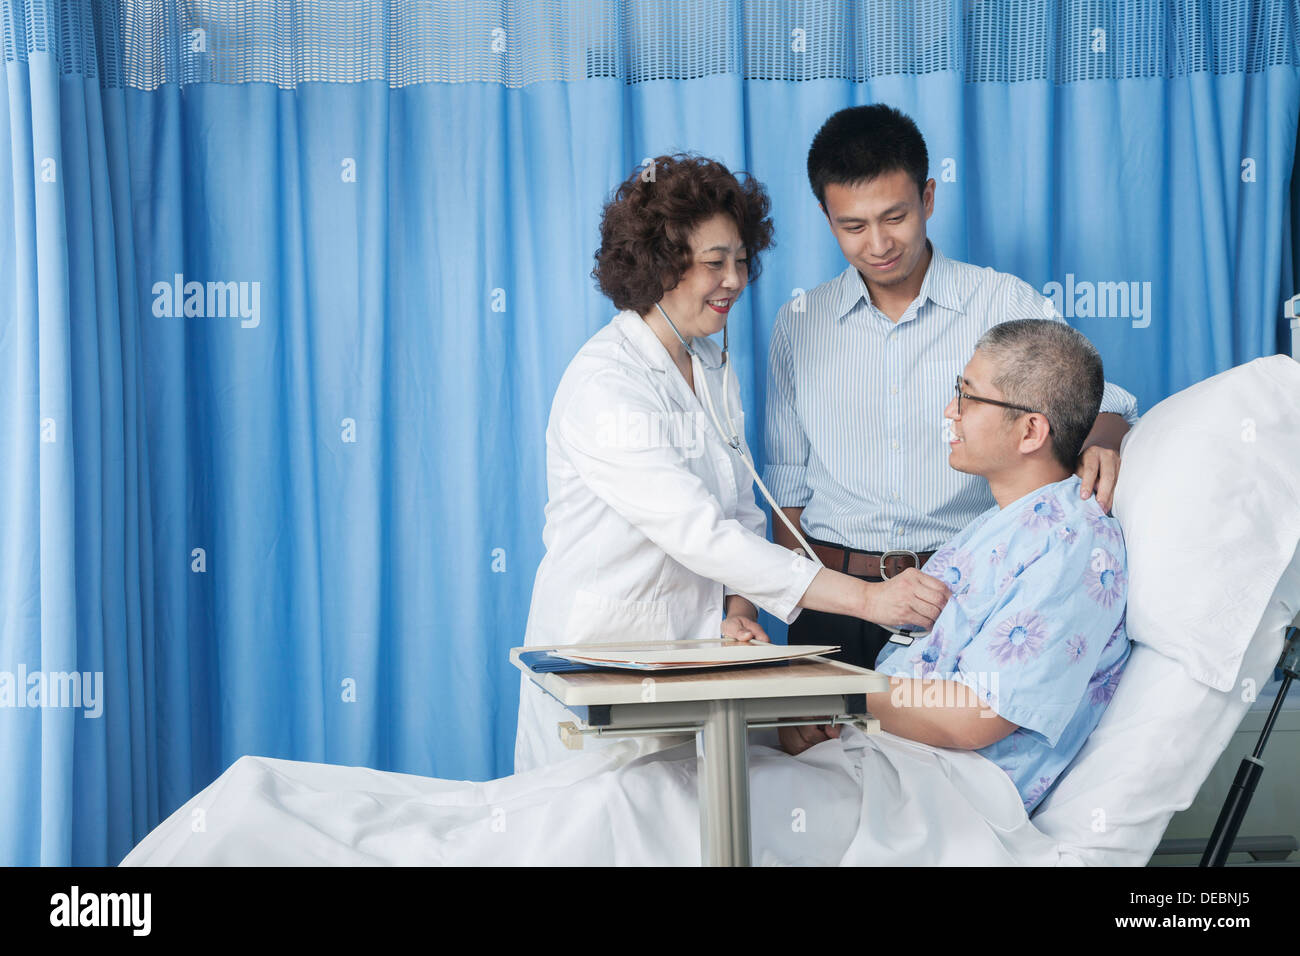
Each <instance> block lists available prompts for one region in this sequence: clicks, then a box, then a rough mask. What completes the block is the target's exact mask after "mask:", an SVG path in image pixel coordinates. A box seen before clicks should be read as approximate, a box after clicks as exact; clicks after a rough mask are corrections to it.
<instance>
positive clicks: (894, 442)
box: [891, 438, 898, 448]
mask: <svg viewBox="0 0 1300 956" xmlns="http://www.w3.org/2000/svg"><path fill="white" fill-rule="evenodd" d="M891 444H892V445H893V446H894V447H895V448H897V447H898V439H897V438H895V439H894V440H893V442H891Z"/></svg>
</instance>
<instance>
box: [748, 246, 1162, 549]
mask: <svg viewBox="0 0 1300 956" xmlns="http://www.w3.org/2000/svg"><path fill="white" fill-rule="evenodd" d="M930 250H931V254H932V255H931V260H930V265H929V268H928V269H927V270H926V273H925V279H924V281H923V282H922V283H921V292H920V294H919V295H918V296H917V297H916V299H915V300H914V301H913V302H912V304H911V305H909V306H908V307H907V311H906V312H904V313H903V316H902V317H901V318H900V319H899V320H898V322H896V323H895V322H893V321H891V320H890V319H889V317H888V316H886V315H885V314H884V313H883V312H881V311H880V310H879V309H877V308H876V306H875V304H874V303H873V302H872V301H871V296H870V294H869V293H868V291H867V287H866V284H865V283H864V282H863V280H862V276H861V275H860V274H859V273H858V270H857V267H856V266H854V265H852V264H850V265H849V267H848V268H847V269H845V270H844V272H842V273H841V274H840V275H838V276H836V277H835V278H834V279H831V280H829V281H828V282H823V283H822V284H821V285H819V286H817V287H816V288H815V289H813V290H811V291H810V292H808V293H806V294H805V295H804V296H803V297H802V299H798V298H797V299H794V300H792V301H790V302H787V303H786V304H785V305H783V306H782V307H781V310H780V312H778V313H777V317H776V325H775V327H774V328H773V330H772V342H771V354H770V356H769V361H768V388H767V423H766V426H767V427H766V445H767V464H766V467H765V469H764V475H763V477H764V480H765V482H766V483H767V485H768V487H769V489H770V490H771V492H772V496H773V498H775V499H776V501H777V503H778V504H780V505H781V507H783V508H799V507H802V508H803V509H804V510H803V517H802V525H803V528H804V531H805V533H806V534H809V535H812V536H813V537H814V538H820V539H821V540H823V541H828V542H835V543H837V544H840V545H844V546H847V547H851V548H859V549H862V550H865V551H886V550H889V549H893V548H907V549H910V550H912V551H933V550H936V549H937V548H938V547H939V546H940V545H942V544H943V543H944V542H946V541H947V540H948V539H949V538H951V537H953V536H954V535H955V534H956V533H957V532H958V531H960V530H961V529H962V528H964V527H965V526H966V525H967V524H968V523H970V521H971V520H973V519H974V518H975V517H976V516H977V515H979V514H980V513H981V512H983V511H985V510H987V509H988V508H990V507H992V506H993V505H994V504H996V502H995V501H994V499H993V495H992V493H991V492H990V491H989V487H988V483H987V482H986V481H985V480H984V479H983V478H980V477H977V476H974V475H967V474H964V473H963V472H959V471H956V470H954V469H952V468H950V467H949V466H948V443H947V437H946V432H947V426H946V424H945V419H944V417H943V410H944V409H945V408H946V407H947V405H948V402H949V401H950V400H951V399H952V396H953V383H954V382H955V381H956V379H957V376H958V375H960V374H961V370H962V369H963V368H964V367H965V366H966V362H967V361H968V360H969V359H970V357H971V355H972V354H973V353H974V351H975V342H976V341H977V340H978V339H979V337H980V336H981V335H982V334H983V333H984V331H985V330H986V329H988V328H990V327H992V326H994V325H997V324H998V323H1000V322H1006V321H1009V320H1011V319H1043V318H1049V319H1055V320H1056V321H1060V322H1064V321H1065V320H1064V319H1063V318H1062V317H1061V315H1060V313H1059V312H1057V311H1056V309H1055V307H1054V306H1053V304H1052V302H1051V300H1050V299H1047V298H1046V297H1044V296H1042V295H1040V294H1039V293H1038V292H1036V291H1035V290H1034V288H1033V287H1032V286H1030V285H1029V284H1028V283H1027V282H1025V281H1024V280H1023V279H1018V278H1016V277H1015V276H1012V275H1008V274H1007V273H1004V272H996V271H994V270H993V269H991V268H989V267H987V266H984V267H980V266H974V265H971V264H969V263H965V262H957V261H956V260H952V259H947V258H945V257H944V256H943V255H942V254H941V253H940V252H939V250H938V249H937V248H936V247H935V246H934V244H933V243H932V242H931V243H930ZM1101 410H1102V411H1103V412H1115V413H1117V414H1119V415H1122V416H1123V417H1124V419H1125V421H1127V422H1128V423H1129V424H1130V425H1132V424H1134V423H1135V422H1136V421H1137V400H1136V399H1135V398H1134V397H1133V396H1132V395H1131V394H1129V393H1128V392H1127V391H1125V390H1124V389H1122V388H1120V387H1118V386H1116V385H1112V384H1111V383H1109V382H1107V383H1106V388H1105V392H1104V394H1103V396H1102V402H1101Z"/></svg>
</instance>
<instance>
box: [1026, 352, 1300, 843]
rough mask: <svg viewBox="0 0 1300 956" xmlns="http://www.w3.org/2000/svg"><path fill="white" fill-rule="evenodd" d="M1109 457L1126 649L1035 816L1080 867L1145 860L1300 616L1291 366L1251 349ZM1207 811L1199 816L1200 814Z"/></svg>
mask: <svg viewBox="0 0 1300 956" xmlns="http://www.w3.org/2000/svg"><path fill="white" fill-rule="evenodd" d="M1121 457H1122V462H1123V463H1122V465H1121V468H1120V478H1119V484H1118V485H1117V487H1116V495H1115V506H1114V514H1115V515H1116V517H1117V518H1119V520H1120V524H1121V526H1122V527H1123V529H1124V533H1125V543H1126V547H1127V549H1128V566H1129V575H1130V582H1129V604H1128V633H1129V637H1130V638H1131V639H1132V640H1133V642H1134V647H1133V652H1132V655H1131V657H1130V658H1129V662H1128V665H1127V667H1126V669H1125V671H1124V675H1123V677H1122V678H1121V680H1120V684H1119V687H1118V689H1117V690H1116V693H1115V696H1114V698H1113V699H1112V701H1111V703H1110V705H1109V707H1108V708H1107V710H1106V712H1105V713H1104V714H1103V715H1102V719H1101V722H1100V724H1099V725H1098V727H1097V729H1096V730H1095V731H1093V733H1092V735H1091V736H1090V737H1089V738H1088V741H1087V742H1086V743H1085V745H1084V747H1083V749H1082V750H1081V751H1080V753H1079V754H1078V756H1077V757H1076V758H1075V760H1074V761H1073V763H1072V764H1071V766H1070V768H1069V769H1068V770H1067V772H1066V773H1065V774H1064V775H1063V776H1062V778H1061V779H1060V780H1059V781H1058V783H1057V785H1056V787H1055V788H1054V790H1053V791H1052V792H1051V793H1050V794H1049V795H1048V796H1047V798H1046V799H1045V800H1044V801H1043V803H1042V804H1041V805H1040V806H1039V807H1038V808H1037V811H1036V812H1035V814H1034V816H1033V818H1032V820H1033V823H1034V825H1035V826H1036V827H1037V828H1038V829H1039V830H1041V831H1043V832H1044V833H1046V834H1048V835H1050V836H1052V837H1053V838H1055V839H1057V840H1058V841H1059V842H1060V846H1061V850H1062V854H1063V859H1065V860H1066V861H1067V862H1071V863H1077V864H1085V865H1091V864H1099V865H1131V866H1142V865H1145V864H1147V863H1148V862H1150V861H1151V858H1152V856H1153V854H1154V852H1155V850H1156V848H1157V846H1158V845H1159V844H1160V841H1161V838H1162V836H1163V835H1164V834H1165V831H1166V828H1167V827H1168V826H1169V824H1170V821H1171V819H1172V818H1173V817H1174V815H1175V813H1177V812H1179V811H1182V810H1186V809H1187V808H1188V807H1190V806H1191V805H1192V803H1193V801H1194V800H1195V798H1196V796H1197V793H1198V791H1200V790H1201V788H1202V785H1203V784H1205V782H1206V780H1207V778H1208V777H1209V776H1210V773H1211V771H1212V770H1213V769H1214V768H1215V765H1216V763H1218V762H1219V761H1220V759H1221V757H1223V755H1224V753H1225V749H1226V748H1227V746H1228V744H1229V741H1231V740H1232V739H1233V737H1234V734H1235V733H1236V732H1237V730H1238V728H1239V727H1241V726H1242V725H1243V720H1244V718H1246V716H1247V715H1248V714H1249V713H1250V712H1251V710H1252V705H1254V704H1255V703H1257V702H1258V700H1259V698H1260V691H1262V690H1263V689H1265V688H1266V687H1267V686H1268V685H1269V684H1270V683H1271V679H1272V674H1273V670H1274V667H1275V665H1276V664H1277V661H1278V657H1279V654H1280V652H1281V650H1282V646H1283V635H1284V632H1285V629H1286V628H1287V627H1288V625H1290V624H1291V623H1292V622H1293V621H1294V620H1295V619H1296V618H1297V615H1300V553H1298V552H1297V545H1298V544H1300V363H1297V362H1295V361H1294V360H1293V359H1291V358H1289V357H1287V356H1283V355H1276V356H1270V357H1268V358H1261V359H1256V360H1255V361H1253V362H1250V363H1248V364H1246V365H1243V366H1240V367H1238V368H1234V369H1230V370H1229V371H1227V372H1224V373H1222V374H1220V375H1217V376H1214V377H1213V378H1210V379H1207V380H1206V381H1204V382H1201V383H1198V384H1197V385H1195V386H1192V387H1191V388H1189V389H1187V390H1185V391H1183V392H1180V393H1178V394H1176V395H1174V396H1171V397H1170V398H1169V399H1167V400H1166V401H1164V402H1161V403H1160V404H1159V405H1157V406H1156V407H1155V408H1153V409H1152V410H1151V411H1150V412H1148V413H1147V414H1146V415H1145V416H1143V418H1142V420H1141V421H1140V422H1139V423H1138V425H1137V426H1136V427H1135V428H1134V429H1133V430H1132V431H1131V432H1130V433H1129V434H1128V435H1127V436H1126V437H1125V442H1124V446H1123V448H1122V450H1121ZM1256 721H1258V718H1256ZM1275 750H1276V751H1278V752H1279V753H1280V754H1283V755H1284V753H1285V752H1284V748H1281V747H1275ZM1269 755H1270V751H1267V750H1266V751H1265V754H1264V758H1265V763H1266V764H1268V763H1269ZM1226 759H1227V761H1228V763H1229V765H1230V766H1231V767H1232V768H1233V769H1234V770H1235V763H1236V758H1235V756H1229V757H1227V758H1226ZM1264 781H1265V783H1264V786H1265V787H1266V788H1267V787H1269V786H1271V785H1274V782H1275V781H1276V783H1277V784H1280V785H1281V787H1282V789H1283V790H1284V791H1285V789H1286V787H1287V786H1288V785H1289V786H1290V787H1291V789H1292V792H1293V793H1294V781H1295V765H1294V764H1288V763H1286V762H1275V763H1274V764H1273V766H1271V767H1269V768H1267V769H1266V770H1265V771H1264ZM1225 789H1226V788H1225ZM1217 812H1218V808H1217V807H1214V808H1213V809H1212V810H1209V811H1203V812H1202V819H1203V818H1204V817H1205V816H1206V815H1208V816H1209V818H1210V822H1211V825H1212V823H1213V819H1214V817H1215V816H1217ZM1289 813H1290V819H1289V821H1283V825H1284V826H1289V830H1285V831H1284V832H1283V833H1282V834H1279V835H1281V836H1283V837H1285V835H1286V834H1287V833H1290V834H1296V833H1297V832H1300V819H1297V817H1300V807H1298V806H1297V805H1296V804H1295V803H1292V804H1291V806H1290V808H1289ZM1246 819H1247V828H1246V829H1245V831H1244V832H1252V831H1251V829H1250V826H1249V824H1250V820H1251V818H1250V816H1249V815H1248V816H1247V818H1246ZM1253 832H1258V831H1253ZM1184 833H1185V831H1184ZM1197 835H1198V836H1200V837H1201V838H1205V837H1208V836H1209V829H1208V827H1207V828H1205V829H1203V830H1201V831H1200V832H1199V833H1198V834H1197ZM1172 846H1173V847H1174V848H1175V849H1179V848H1181V849H1184V850H1185V849H1187V847H1186V846H1179V845H1176V844H1174V845H1172ZM1167 848H1169V847H1168V846H1167ZM1192 862H1194V858H1193V860H1192Z"/></svg>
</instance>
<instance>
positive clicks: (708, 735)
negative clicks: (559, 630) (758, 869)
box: [510, 642, 889, 866]
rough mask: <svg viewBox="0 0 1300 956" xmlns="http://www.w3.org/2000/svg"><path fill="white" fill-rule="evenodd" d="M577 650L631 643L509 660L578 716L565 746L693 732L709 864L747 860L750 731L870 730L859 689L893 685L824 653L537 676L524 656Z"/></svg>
mask: <svg viewBox="0 0 1300 956" xmlns="http://www.w3.org/2000/svg"><path fill="white" fill-rule="evenodd" d="M579 646H581V648H582V650H584V651H590V650H592V649H594V648H596V647H605V648H617V647H620V646H629V645H618V644H601V645H593V644H583V645H572V644H571V645H567V646H566V647H516V648H512V649H511V651H510V661H511V663H512V664H514V665H515V666H516V667H518V668H519V669H520V670H521V671H523V672H524V673H525V674H527V675H528V677H529V678H530V679H531V680H532V681H533V682H534V683H535V684H537V685H538V686H539V687H541V688H542V690H544V691H546V692H547V693H548V694H550V695H551V696H552V697H554V698H555V699H556V700H558V701H559V702H560V703H561V704H563V705H564V706H565V708H567V709H568V710H569V711H570V712H571V713H572V714H573V715H574V717H575V718H576V721H575V722H573V723H564V724H560V725H559V728H558V732H559V733H560V736H561V738H563V739H565V743H566V745H568V746H578V747H580V746H581V741H582V738H583V736H585V735H589V734H599V735H601V736H612V737H620V736H641V735H647V734H654V735H664V736H668V735H673V734H693V735H694V736H695V739H696V751H697V754H698V755H699V756H700V757H701V758H702V759H701V763H700V789H699V801H700V859H701V862H703V863H704V864H705V865H706V866H748V865H749V863H750V855H751V849H750V825H749V757H748V739H747V736H748V731H749V730H751V729H756V728H759V727H778V726H782V725H790V726H793V725H798V724H801V723H803V724H810V723H818V724H825V723H829V722H830V721H829V720H827V719H826V717H828V716H829V717H834V718H836V722H838V723H856V724H859V725H860V726H862V727H863V729H865V730H866V731H867V732H868V733H874V732H877V731H879V729H880V725H879V722H878V721H875V720H873V719H872V718H871V717H870V716H869V715H868V714H867V712H866V711H867V707H866V698H865V695H866V694H872V693H876V692H878V691H887V690H889V678H888V677H886V676H885V675H883V674H878V673H876V672H875V671H870V670H865V669H863V668H861V667H854V666H853V665H851V664H844V663H841V662H839V661H833V660H829V659H827V658H823V657H814V658H804V659H800V660H794V661H787V662H780V663H775V664H750V665H745V666H743V667H736V668H730V669H727V670H694V671H686V672H672V671H640V670H601V671H588V672H577V673H544V672H543V673H539V672H537V671H534V670H532V669H531V668H529V667H528V666H527V665H526V664H525V663H524V662H523V661H522V660H521V659H520V654H522V653H525V652H532V651H549V650H568V651H574V650H577V649H578V647H579ZM635 646H637V647H646V646H648V645H645V644H637V645H635ZM663 646H664V647H665V648H671V647H680V646H681V645H680V644H677V643H674V642H666V643H665V644H664V645H663ZM809 717H820V718H821V719H818V720H809V719H806V718H809ZM801 718H805V719H801Z"/></svg>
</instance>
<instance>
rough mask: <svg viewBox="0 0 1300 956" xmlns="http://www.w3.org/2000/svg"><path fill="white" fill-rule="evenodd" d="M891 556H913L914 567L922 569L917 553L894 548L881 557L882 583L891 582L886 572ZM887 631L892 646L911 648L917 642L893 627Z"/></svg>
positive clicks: (923, 632)
mask: <svg viewBox="0 0 1300 956" xmlns="http://www.w3.org/2000/svg"><path fill="white" fill-rule="evenodd" d="M891 554H910V555H911V556H912V567H914V568H916V569H917V570H918V571H919V570H920V569H921V556H920V555H919V554H917V553H916V552H915V551H909V550H908V549H907V548H892V549H890V550H889V551H886V552H885V553H884V554H882V555H881V556H880V580H882V581H888V580H889V574H888V572H886V571H885V560H886V559H887V558H888V557H889V556H890V555H891ZM886 630H888V631H889V643H890V644H898V645H900V646H902V647H911V646H912V642H913V641H915V640H916V638H915V637H913V636H912V635H910V634H904V633H900V632H899V631H898V630H896V629H895V628H892V627H891V628H886ZM917 633H921V634H926V633H929V632H928V631H918V632H917Z"/></svg>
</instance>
